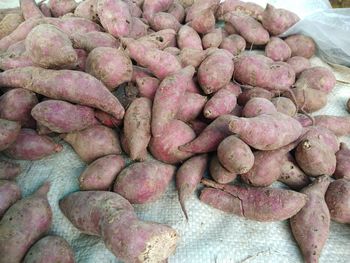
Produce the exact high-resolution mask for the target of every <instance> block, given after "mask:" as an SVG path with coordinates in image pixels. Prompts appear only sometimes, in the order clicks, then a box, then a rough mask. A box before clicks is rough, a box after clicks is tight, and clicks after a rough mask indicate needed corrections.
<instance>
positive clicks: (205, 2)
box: [186, 0, 220, 22]
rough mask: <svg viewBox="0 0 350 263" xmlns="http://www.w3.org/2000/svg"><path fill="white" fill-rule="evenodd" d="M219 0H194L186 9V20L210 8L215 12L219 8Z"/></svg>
mask: <svg viewBox="0 0 350 263" xmlns="http://www.w3.org/2000/svg"><path fill="white" fill-rule="evenodd" d="M219 3H220V1H219V0H202V1H199V2H198V1H194V2H193V4H192V5H191V6H190V7H189V8H188V9H187V10H186V22H189V21H191V20H193V19H194V18H195V17H196V16H198V14H200V13H201V12H203V11H205V10H207V9H209V10H211V11H213V12H215V10H216V9H217V8H218V6H219Z"/></svg>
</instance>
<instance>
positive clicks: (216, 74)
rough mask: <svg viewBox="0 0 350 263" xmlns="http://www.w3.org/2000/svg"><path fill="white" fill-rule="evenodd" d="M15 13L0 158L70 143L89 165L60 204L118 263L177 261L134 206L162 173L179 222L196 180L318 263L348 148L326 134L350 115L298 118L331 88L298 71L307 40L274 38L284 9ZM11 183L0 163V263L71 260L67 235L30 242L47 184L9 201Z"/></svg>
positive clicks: (338, 208)
mask: <svg viewBox="0 0 350 263" xmlns="http://www.w3.org/2000/svg"><path fill="white" fill-rule="evenodd" d="M19 3H20V9H19V10H18V9H12V10H4V11H3V12H1V15H2V17H3V19H2V21H1V22H0V69H1V70H2V72H0V91H1V94H2V95H1V97H0V131H1V133H0V134H1V135H0V151H1V152H2V153H3V155H4V156H7V157H8V158H11V159H17V160H38V159H42V158H45V157H47V156H50V155H52V154H55V153H59V152H60V151H61V150H62V149H63V145H62V144H60V143H58V142H57V141H58V140H55V137H58V136H59V137H60V138H61V139H63V140H64V141H65V142H67V143H68V144H69V145H71V147H72V148H73V149H74V151H75V152H76V153H77V154H78V155H79V157H80V158H81V159H82V160H83V161H84V162H86V164H87V167H86V169H85V170H84V171H83V173H82V174H81V175H80V177H79V178H78V180H79V185H80V190H81V191H79V192H75V193H71V194H70V195H68V196H66V197H64V198H63V199H62V200H61V201H60V203H59V205H60V208H61V210H62V212H63V213H64V215H65V216H66V217H67V218H68V219H69V220H70V222H71V223H72V224H73V225H74V226H75V227H76V228H78V229H79V230H81V231H82V232H83V233H86V234H89V235H95V236H100V237H101V238H102V239H103V241H104V242H105V245H106V247H107V248H108V249H109V250H111V251H112V252H113V253H114V254H115V256H116V257H118V258H120V259H122V260H123V261H125V262H164V261H165V260H166V259H167V258H168V257H169V256H170V255H171V254H172V253H174V251H175V249H176V246H177V243H178V239H179V236H178V234H177V232H176V231H175V230H174V229H173V228H171V227H169V226H166V225H162V224H158V223H153V222H144V221H141V220H139V219H138V218H137V217H136V214H135V212H134V210H133V207H132V205H131V204H145V203H149V202H153V201H155V200H158V199H159V198H160V197H161V196H162V195H163V194H164V193H165V191H166V189H167V187H168V185H169V183H170V182H171V181H172V180H173V178H174V177H175V179H176V186H177V190H178V196H179V204H180V206H181V208H182V210H183V212H184V215H185V217H186V218H187V219H188V220H190V216H189V215H190V213H189V212H190V211H187V210H186V201H187V199H188V198H189V197H190V196H191V195H193V194H194V193H195V191H196V188H197V187H198V185H199V184H200V183H202V184H203V185H204V186H205V188H204V189H203V190H202V191H201V193H200V197H199V199H200V200H201V201H202V202H203V203H205V204H207V205H209V206H212V207H214V208H216V209H219V210H222V211H224V212H227V213H232V214H235V215H238V216H242V217H245V218H247V219H250V220H257V221H281V220H286V219H290V226H291V230H292V233H293V235H294V237H295V240H296V241H297V243H298V245H299V246H300V249H301V251H302V254H303V256H304V258H305V261H306V262H318V259H319V256H320V254H321V251H322V248H323V246H324V244H325V242H326V240H327V237H328V233H329V226H330V219H333V220H335V221H337V222H341V223H347V224H348V223H350V181H349V180H350V150H349V149H348V147H347V146H346V145H345V144H344V143H340V140H341V139H339V137H341V136H348V135H350V117H349V116H328V115H318V116H311V115H310V113H313V112H315V111H317V110H319V109H321V108H323V107H324V106H326V105H327V96H328V94H330V93H331V92H332V90H333V88H334V87H335V84H336V79H335V76H334V75H333V73H332V71H331V70H329V69H327V68H323V67H313V66H312V65H311V63H310V61H309V59H310V58H311V57H312V56H313V55H314V54H315V52H316V43H315V42H314V41H313V39H311V38H310V37H308V36H304V35H292V36H289V37H287V38H285V39H282V38H280V37H278V36H279V35H280V34H281V33H283V32H285V31H286V30H287V29H289V28H290V27H292V26H293V25H294V24H295V23H297V22H298V21H299V17H298V16H297V15H296V14H294V13H292V12H290V11H288V10H285V9H278V8H275V7H273V6H272V5H269V4H268V5H267V6H266V8H263V7H261V6H258V5H256V4H254V3H250V2H243V1H239V0H226V1H224V2H222V3H220V1H219V0H197V1H177V0H175V1H174V0H161V1H155V0H85V1H83V2H80V3H76V2H75V1H74V0H61V1H59V0H50V1H48V3H44V2H41V3H40V4H39V5H37V4H36V3H35V1H34V0H20V1H19ZM218 21H221V23H217V22H218ZM251 49H255V50H262V51H264V54H263V52H260V53H259V54H257V53H255V52H249V51H245V50H251ZM344 107H345V105H344ZM346 107H347V109H348V110H349V107H350V102H348V104H347V106H346ZM126 155H127V156H128V157H129V158H130V159H131V163H130V162H126V160H125V158H126ZM126 163H130V164H128V165H126ZM207 170H208V171H209V173H208V175H209V176H210V177H211V178H212V180H211V179H208V178H207V177H208V176H205V174H206V171H207ZM19 173H20V166H19V165H17V164H15V163H10V162H8V161H0V219H1V221H0V254H1V255H5V256H1V257H0V263H1V262H6V263H8V262H21V261H22V260H23V262H74V255H73V252H72V249H71V248H70V247H69V244H68V243H67V242H66V241H65V240H63V239H62V238H60V237H54V236H47V237H44V238H42V237H43V236H44V235H45V233H46V232H47V231H48V230H49V228H50V225H51V221H52V212H51V209H50V205H49V204H48V201H47V198H46V195H47V192H48V191H49V184H44V185H43V186H42V187H41V188H40V189H39V190H38V191H37V192H36V193H35V194H33V195H32V196H30V197H27V198H25V199H21V190H20V186H18V185H17V184H16V183H15V182H14V181H13V179H14V178H15V177H16V176H17V175H18V174H19ZM204 176H205V177H206V178H203V177H204ZM332 177H333V178H334V179H336V180H334V179H333V178H332ZM276 181H280V182H282V183H284V184H285V185H286V186H288V187H289V188H290V189H289V190H286V189H282V188H273V187H270V186H271V185H272V184H273V183H274V182H276ZM232 220H234V218H233V219H232Z"/></svg>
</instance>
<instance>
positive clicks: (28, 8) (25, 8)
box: [19, 0, 44, 20]
mask: <svg viewBox="0 0 350 263" xmlns="http://www.w3.org/2000/svg"><path fill="white" fill-rule="evenodd" d="M19 5H20V7H21V11H22V15H23V17H24V19H25V20H27V19H30V18H39V17H43V16H44V15H43V13H42V12H41V11H40V9H39V7H38V6H37V4H36V3H35V1H34V0H20V1H19Z"/></svg>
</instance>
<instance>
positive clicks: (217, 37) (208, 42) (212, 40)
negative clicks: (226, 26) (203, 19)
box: [202, 28, 222, 49]
mask: <svg viewBox="0 0 350 263" xmlns="http://www.w3.org/2000/svg"><path fill="white" fill-rule="evenodd" d="M221 42H222V30H221V28H216V29H214V30H213V31H211V32H209V33H208V34H206V35H204V36H203V38H202V44H203V48H204V49H207V48H211V47H214V48H215V47H219V46H220V44H221Z"/></svg>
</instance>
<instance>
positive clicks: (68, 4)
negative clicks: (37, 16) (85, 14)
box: [49, 0, 78, 17]
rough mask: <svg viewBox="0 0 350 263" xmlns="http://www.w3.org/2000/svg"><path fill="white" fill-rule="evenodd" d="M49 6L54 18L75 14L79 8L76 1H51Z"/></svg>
mask: <svg viewBox="0 0 350 263" xmlns="http://www.w3.org/2000/svg"><path fill="white" fill-rule="evenodd" d="M49 6H50V10H51V13H52V15H53V16H54V17H60V16H63V15H65V14H68V13H74V9H75V8H76V7H77V6H78V4H77V3H76V2H75V0H63V1H62V0H50V1H49Z"/></svg>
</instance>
